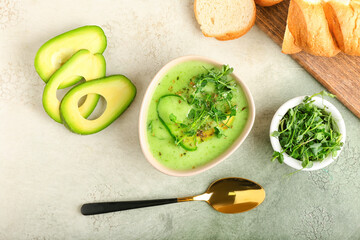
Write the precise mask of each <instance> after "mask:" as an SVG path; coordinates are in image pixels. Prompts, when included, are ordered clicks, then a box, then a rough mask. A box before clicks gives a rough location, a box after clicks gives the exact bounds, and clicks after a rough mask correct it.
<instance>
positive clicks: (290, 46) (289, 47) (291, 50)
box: [281, 25, 301, 54]
mask: <svg viewBox="0 0 360 240" xmlns="http://www.w3.org/2000/svg"><path fill="white" fill-rule="evenodd" d="M281 52H283V53H285V54H295V53H298V52H301V48H299V47H298V46H296V45H295V39H294V36H293V35H292V34H291V32H290V31H289V27H288V26H287V25H286V29H285V34H284V40H283V43H282V49H281Z"/></svg>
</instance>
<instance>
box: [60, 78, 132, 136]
mask: <svg viewBox="0 0 360 240" xmlns="http://www.w3.org/2000/svg"><path fill="white" fill-rule="evenodd" d="M90 93H96V94H99V95H101V96H103V97H104V98H105V100H106V108H105V111H104V112H103V114H102V115H101V116H100V117H99V118H97V119H94V120H88V119H85V118H84V117H83V116H81V114H80V112H79V111H78V102H79V99H80V98H81V97H82V96H85V95H87V94H90ZM135 95H136V87H135V86H134V84H133V83H132V82H131V81H130V80H129V79H128V78H126V77H125V76H123V75H113V76H109V77H105V78H101V79H96V80H92V81H89V82H85V83H82V84H80V85H78V86H76V87H74V88H72V89H71V90H70V91H69V92H68V93H67V94H66V95H65V96H64V98H63V100H62V101H61V105H60V113H61V118H62V120H63V122H64V125H65V126H66V127H67V128H69V129H70V130H71V131H72V132H75V133H78V134H82V135H86V134H93V133H96V132H99V131H101V130H103V129H104V128H106V127H107V126H109V125H110V124H111V123H112V122H113V121H115V120H116V119H117V118H118V117H119V116H120V115H121V114H122V113H123V112H124V111H125V110H126V109H127V108H128V107H129V105H130V104H131V102H132V101H133V100H134V97H135Z"/></svg>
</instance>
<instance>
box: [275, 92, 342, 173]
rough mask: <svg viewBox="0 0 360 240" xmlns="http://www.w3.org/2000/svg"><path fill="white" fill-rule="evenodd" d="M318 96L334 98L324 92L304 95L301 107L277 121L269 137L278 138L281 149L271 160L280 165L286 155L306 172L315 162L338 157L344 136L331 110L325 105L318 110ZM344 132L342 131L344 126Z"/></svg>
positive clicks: (297, 106)
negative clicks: (276, 161)
mask: <svg viewBox="0 0 360 240" xmlns="http://www.w3.org/2000/svg"><path fill="white" fill-rule="evenodd" d="M318 95H321V96H322V97H324V96H329V97H335V96H334V95H332V94H329V93H327V92H325V91H322V92H320V93H317V94H314V95H312V96H310V97H309V96H305V97H304V98H303V100H302V101H301V103H300V104H297V105H295V106H293V107H290V109H288V110H287V112H286V113H285V115H284V116H283V117H282V118H281V120H280V121H279V122H278V126H277V130H275V131H272V132H271V137H273V138H277V139H278V141H279V143H280V146H281V150H279V151H277V150H275V151H274V153H273V157H272V159H271V160H272V161H275V160H276V159H277V160H278V161H279V162H280V163H283V162H284V154H285V155H287V156H289V157H290V158H292V159H296V160H298V161H301V166H302V169H306V168H307V169H309V168H312V167H313V165H314V163H316V162H320V163H321V162H322V161H324V160H325V159H327V158H329V157H333V158H335V157H336V156H337V155H338V152H339V150H341V148H342V146H343V140H344V137H345V136H343V134H342V133H341V131H340V129H339V127H338V124H337V121H336V120H335V119H334V116H333V114H332V111H329V109H328V107H327V106H326V105H325V104H323V107H319V106H318V105H317V104H315V103H314V102H315V99H314V97H315V96H318ZM322 101H325V100H322ZM334 108H335V107H334ZM336 111H337V110H336ZM337 112H338V111H337ZM338 115H340V113H339V114H338ZM342 125H343V124H342ZM343 129H344V131H345V127H343Z"/></svg>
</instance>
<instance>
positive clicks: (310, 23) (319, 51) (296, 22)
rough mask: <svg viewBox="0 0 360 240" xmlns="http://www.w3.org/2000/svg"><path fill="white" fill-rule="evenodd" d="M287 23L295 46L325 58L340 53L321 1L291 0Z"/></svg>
mask: <svg viewBox="0 0 360 240" xmlns="http://www.w3.org/2000/svg"><path fill="white" fill-rule="evenodd" d="M287 23H288V28H289V31H290V32H291V34H292V35H293V37H294V40H295V41H294V42H295V45H296V46H298V47H300V48H301V49H302V50H304V51H306V52H308V53H310V54H313V55H317V56H325V57H332V56H335V55H336V54H338V53H339V51H340V49H339V48H338V46H337V44H336V42H335V40H334V38H333V37H332V35H331V32H330V30H329V24H328V22H327V19H326V16H325V12H324V9H323V5H322V1H321V0H291V1H290V6H289V13H288V19H287Z"/></svg>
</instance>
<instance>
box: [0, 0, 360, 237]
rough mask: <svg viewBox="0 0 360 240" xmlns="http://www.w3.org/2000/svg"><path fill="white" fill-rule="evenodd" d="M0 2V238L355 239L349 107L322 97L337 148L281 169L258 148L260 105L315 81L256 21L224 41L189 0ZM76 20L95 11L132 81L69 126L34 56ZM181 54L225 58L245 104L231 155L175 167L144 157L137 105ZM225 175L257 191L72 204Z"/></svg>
mask: <svg viewBox="0 0 360 240" xmlns="http://www.w3.org/2000/svg"><path fill="white" fill-rule="evenodd" d="M69 6H71V7H69ZM4 7H5V8H4ZM3 9H6V10H5V11H4V10H3ZM0 10H1V11H0V23H1V24H0V52H1V56H0V132H1V134H0V209H1V211H0V239H360V198H359V195H360V162H359V160H360V138H359V135H360V122H359V119H357V118H356V117H355V116H354V115H353V114H352V113H351V112H350V111H348V110H347V109H346V108H345V107H344V106H343V105H342V104H341V103H339V102H338V101H337V100H332V101H331V102H332V103H334V104H335V106H336V107H338V109H339V111H340V112H341V113H342V115H343V117H344V119H345V123H346V127H347V142H346V144H345V148H344V151H343V152H342V154H341V155H340V158H339V159H338V160H337V161H336V162H334V163H333V164H332V165H330V166H329V167H327V168H326V169H324V170H320V171H316V172H301V173H298V174H295V175H293V176H292V177H290V178H285V177H284V176H285V175H286V174H288V173H290V172H292V171H293V170H292V169H291V168H289V167H287V166H286V165H279V164H277V163H271V162H270V160H269V159H270V157H271V154H272V149H271V146H270V142H269V137H268V131H269V125H270V121H271V118H272V116H273V114H274V113H275V111H276V110H277V108H278V107H279V106H280V105H281V104H282V103H284V102H285V101H287V100H288V99H290V98H293V97H296V96H300V95H304V94H311V93H314V92H318V91H321V90H322V89H323V87H322V86H321V85H320V84H318V83H317V82H316V81H315V80H314V79H313V78H312V77H311V76H310V75H309V74H307V73H306V72H305V70H303V69H302V68H301V67H300V66H299V65H298V64H296V63H295V62H294V61H293V60H292V59H291V58H290V57H289V56H286V55H283V54H281V52H280V49H279V47H278V46H276V45H275V44H274V43H273V42H272V41H271V40H270V39H269V38H268V37H267V36H266V35H265V34H264V33H262V32H261V31H260V30H259V29H258V28H257V27H254V28H253V29H252V30H251V31H250V32H249V33H248V34H247V35H245V36H244V37H242V38H240V39H238V40H235V41H230V42H220V41H216V40H214V39H210V38H205V37H203V36H202V34H201V32H200V31H199V27H198V25H197V24H196V22H195V19H194V15H193V11H192V1H189V0H186V1H185V0H172V1H165V0H154V1H140V0H136V1H135V0H134V1H125V0H122V1H120V0H119V1H110V0H108V1H97V0H87V1H85V0H79V1H70V0H64V1H55V0H54V1H35V0H33V1H30V0H29V1H25V0H24V1H10V0H0ZM64 16H66V17H64ZM86 24H98V25H100V26H101V27H103V29H104V31H105V33H106V35H107V37H108V48H107V50H106V51H105V58H106V60H107V73H108V74H115V73H121V74H124V75H126V76H127V77H129V78H130V79H131V80H132V81H133V82H134V83H135V85H136V86H137V89H138V95H137V97H136V99H135V101H134V103H133V104H132V105H131V107H130V108H129V109H128V110H127V111H126V112H125V113H124V114H123V115H122V116H121V117H120V119H118V120H117V121H115V122H114V123H113V124H112V125H111V126H110V127H109V128H107V129H105V130H104V131H102V132H100V133H98V134H95V135H91V136H78V135H75V134H73V133H71V132H69V131H68V130H67V129H65V128H64V127H63V126H61V125H60V124H56V123H55V122H54V121H52V120H51V119H50V118H49V117H48V116H47V115H46V113H45V112H44V111H43V109H42V106H41V94H42V90H43V87H44V86H43V82H42V80H41V79H40V78H39V77H38V76H37V75H36V73H35V70H34V67H33V59H34V56H35V53H36V51H37V49H38V48H39V47H40V45H41V44H42V43H43V42H45V41H46V40H48V39H49V38H51V37H53V36H55V35H57V34H59V33H61V32H64V31H67V30H69V29H73V28H76V27H78V26H81V25H86ZM188 54H197V55H203V56H208V57H212V58H214V59H215V60H218V61H220V62H224V63H228V64H230V65H231V66H233V67H234V68H235V71H236V72H238V74H239V76H240V77H241V78H242V79H243V80H244V81H245V82H246V83H247V84H248V86H249V88H250V90H251V91H252V93H253V96H254V99H255V104H256V107H257V110H256V120H255V124H254V127H253V130H252V131H251V133H250V135H249V137H248V138H247V139H246V141H245V142H244V143H243V144H242V146H241V147H240V148H239V149H238V150H237V151H236V152H235V153H234V154H233V155H232V156H231V157H229V158H228V159H227V160H225V161H224V162H223V163H221V164H219V165H218V166H216V167H215V168H213V169H211V170H209V171H207V172H205V173H202V174H199V175H196V176H193V177H186V178H179V177H170V176H167V175H164V174H162V173H160V172H158V171H157V170H155V169H154V168H153V167H151V165H150V164H148V163H147V162H146V160H145V159H144V157H143V155H142V153H141V149H140V146H139V141H138V132H137V124H138V123H137V118H138V113H139V107H140V103H141V100H142V96H143V94H144V93H145V90H146V87H147V85H148V84H149V82H150V80H151V78H152V77H153V76H154V75H155V73H156V72H157V71H158V70H159V69H160V67H161V66H162V65H164V64H165V63H167V62H168V61H170V60H171V59H173V58H176V57H179V56H183V55H188ZM344 81H346V79H344ZM229 176H238V177H244V178H249V179H252V180H254V181H256V182H258V183H260V184H262V185H263V186H264V188H265V189H266V193H267V196H266V199H265V202H264V203H263V204H262V205H260V206H259V207H258V208H256V209H254V210H252V211H249V212H246V213H242V214H237V215H224V214H221V213H217V212H215V211H214V210H213V209H212V208H210V207H209V206H207V205H206V203H182V204H173V205H167V206H161V207H154V208H147V209H137V210H132V211H125V212H121V213H111V214H106V215H99V216H93V217H84V216H82V215H81V214H80V213H79V208H80V206H81V204H82V203H84V202H92V201H109V200H132V199H134V200H139V199H151V198H168V197H177V196H179V197H182V196H187V195H192V194H197V193H201V192H203V191H204V190H205V189H206V188H207V186H208V185H209V184H210V183H211V182H212V181H213V180H216V179H219V178H222V177H229Z"/></svg>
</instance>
